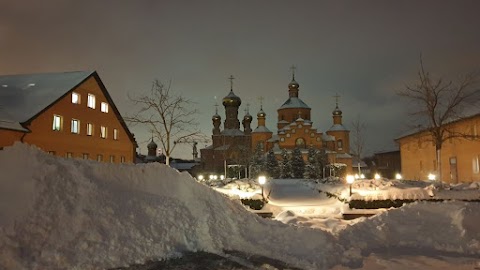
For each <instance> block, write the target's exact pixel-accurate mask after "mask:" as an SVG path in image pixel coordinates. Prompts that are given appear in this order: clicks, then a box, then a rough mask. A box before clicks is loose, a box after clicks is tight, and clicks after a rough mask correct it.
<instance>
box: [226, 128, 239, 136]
mask: <svg viewBox="0 0 480 270" xmlns="http://www.w3.org/2000/svg"><path fill="white" fill-rule="evenodd" d="M222 135H226V136H244V135H245V133H243V131H241V130H240V129H231V128H226V129H224V130H222Z"/></svg>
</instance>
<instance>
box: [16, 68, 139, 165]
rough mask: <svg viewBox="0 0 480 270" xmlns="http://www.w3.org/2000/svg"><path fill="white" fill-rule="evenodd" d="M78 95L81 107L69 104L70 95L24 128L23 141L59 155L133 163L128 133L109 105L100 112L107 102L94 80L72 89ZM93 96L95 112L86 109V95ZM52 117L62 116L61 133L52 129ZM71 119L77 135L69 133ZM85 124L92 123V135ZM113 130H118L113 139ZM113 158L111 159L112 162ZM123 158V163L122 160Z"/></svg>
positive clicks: (70, 101) (92, 78)
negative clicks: (76, 123)
mask: <svg viewBox="0 0 480 270" xmlns="http://www.w3.org/2000/svg"><path fill="white" fill-rule="evenodd" d="M74 92H75V93H77V94H79V95H80V104H74V103H72V94H71V93H69V94H67V95H66V96H64V97H63V98H62V99H61V100H59V101H58V102H57V103H55V104H54V105H53V106H51V107H49V108H48V109H46V110H45V111H43V113H41V114H40V115H39V116H38V117H36V118H35V119H34V120H33V121H31V123H30V124H29V125H28V126H27V128H28V129H30V130H31V133H28V134H27V135H26V136H25V137H24V142H26V143H29V144H33V145H36V146H38V147H39V148H41V149H43V150H44V151H47V152H51V153H53V154H55V155H58V156H63V157H67V155H71V156H72V157H73V158H84V154H85V155H88V159H92V160H97V158H98V156H99V155H101V156H102V161H104V162H115V163H120V162H122V161H124V162H134V157H135V151H134V150H135V146H134V143H133V142H132V141H131V140H130V138H129V136H128V134H127V131H126V130H125V129H124V128H123V127H122V125H121V124H120V121H119V120H118V118H117V116H116V114H115V113H114V110H113V109H112V106H111V104H109V105H108V113H104V112H101V111H100V108H101V102H106V103H108V101H107V99H106V97H105V96H104V95H103V92H102V90H101V88H100V86H99V84H98V83H97V81H96V79H95V78H94V77H90V78H89V79H87V80H86V81H85V82H83V83H82V84H81V85H80V86H79V87H77V88H76V89H75V90H74ZM89 93H90V94H93V95H95V109H92V108H89V107H87V95H88V94H89ZM54 115H59V116H61V119H62V124H61V130H59V131H56V130H53V117H54ZM72 119H77V120H79V133H78V134H76V133H72V131H71V121H72ZM87 123H91V124H93V134H92V135H91V136H89V135H87ZM101 126H105V127H106V128H107V136H106V138H101V136H100V129H101ZM114 129H116V130H117V131H118V137H117V139H114ZM112 157H113V160H112V159H111V158H112ZM122 159H123V160H122Z"/></svg>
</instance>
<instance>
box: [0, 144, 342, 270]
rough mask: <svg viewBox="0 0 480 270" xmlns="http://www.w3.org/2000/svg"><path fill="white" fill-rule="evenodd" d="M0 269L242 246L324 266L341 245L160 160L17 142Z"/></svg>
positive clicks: (118, 261) (7, 187)
mask: <svg viewBox="0 0 480 270" xmlns="http://www.w3.org/2000/svg"><path fill="white" fill-rule="evenodd" d="M0 172H1V175H0V177H1V178H0V269H105V268H109V267H119V266H126V265H129V264H132V263H142V262H145V261H146V260H149V259H161V258H167V257H171V256H175V255H179V254H180V253H181V252H183V251H198V250H203V251H208V252H213V253H222V251H223V250H238V251H242V252H247V253H254V254H259V255H262V256H266V257H270V258H275V259H279V260H282V261H285V262H287V263H290V264H292V265H295V266H297V267H302V268H305V269H325V268H328V267H330V266H332V265H334V264H336V263H337V262H338V261H337V260H338V259H337V258H338V257H339V255H340V254H341V253H342V251H343V248H342V247H341V246H339V245H337V244H336V243H335V238H334V237H333V236H332V235H331V234H329V233H327V232H323V231H321V230H314V229H309V228H298V227H291V226H288V225H285V224H282V223H280V222H276V221H271V220H266V219H262V218H259V217H257V216H256V215H254V214H252V213H249V212H248V211H246V210H245V208H244V207H243V206H242V205H240V204H238V203H236V202H233V201H231V200H229V199H227V198H226V197H225V196H224V195H222V194H220V193H218V192H215V191H213V190H212V189H210V188H208V187H206V186H204V185H202V184H199V183H197V182H196V181H195V180H194V179H193V178H191V177H190V176H189V175H188V174H186V173H179V172H178V171H176V170H174V169H171V168H169V167H167V166H164V165H161V164H148V165H127V164H124V165H118V164H107V163H97V162H94V161H85V160H74V159H63V158H58V157H54V156H52V155H49V154H46V153H44V152H42V151H40V150H38V149H36V148H34V147H31V146H27V145H22V144H16V145H14V146H13V147H8V148H5V149H4V150H2V151H0Z"/></svg>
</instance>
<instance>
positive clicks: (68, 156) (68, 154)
mask: <svg viewBox="0 0 480 270" xmlns="http://www.w3.org/2000/svg"><path fill="white" fill-rule="evenodd" d="M65 156H66V157H67V158H72V157H73V153H72V152H67V154H66V155H65Z"/></svg>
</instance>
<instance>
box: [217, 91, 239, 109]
mask: <svg viewBox="0 0 480 270" xmlns="http://www.w3.org/2000/svg"><path fill="white" fill-rule="evenodd" d="M222 104H223V106H225V107H227V106H229V107H240V104H242V100H241V99H240V98H239V97H238V96H237V95H235V94H234V93H233V90H230V93H229V94H228V95H227V96H226V97H224V98H223V101H222Z"/></svg>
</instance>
